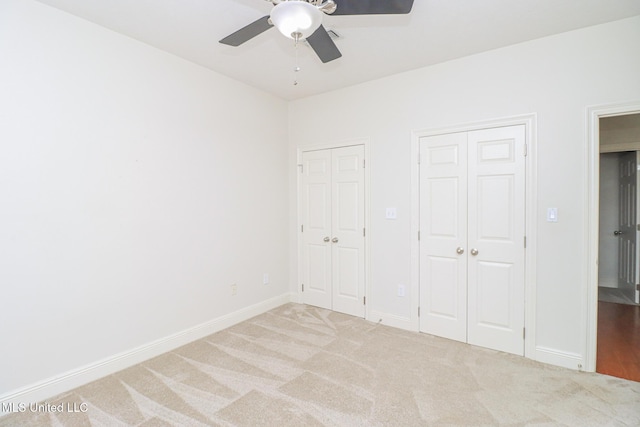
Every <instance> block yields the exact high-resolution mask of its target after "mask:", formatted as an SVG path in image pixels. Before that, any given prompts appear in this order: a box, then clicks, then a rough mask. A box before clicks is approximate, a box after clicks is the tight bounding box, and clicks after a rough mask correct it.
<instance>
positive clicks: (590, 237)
mask: <svg viewBox="0 0 640 427" xmlns="http://www.w3.org/2000/svg"><path fill="white" fill-rule="evenodd" d="M635 113H640V100H638V101H630V102H625V103H619V104H607V105H597V106H592V107H588V108H587V120H586V123H587V150H586V153H585V154H586V155H585V162H586V166H587V190H586V191H587V194H586V198H585V199H586V200H587V221H586V230H585V234H586V235H587V254H586V255H587V259H586V261H587V262H586V264H587V285H586V286H587V289H586V292H583V295H582V304H583V307H585V310H583V313H584V317H583V319H581V326H582V329H583V330H584V331H585V334H584V338H583V348H584V354H585V365H586V366H585V367H584V370H586V371H589V372H595V370H596V352H597V345H598V342H597V336H598V232H599V224H598V222H599V221H600V212H599V211H600V206H599V205H600V123H599V120H600V118H601V117H612V116H621V115H626V114H635Z"/></svg>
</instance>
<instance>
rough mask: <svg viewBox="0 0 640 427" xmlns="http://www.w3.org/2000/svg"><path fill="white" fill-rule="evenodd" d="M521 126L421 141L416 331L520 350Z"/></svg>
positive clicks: (522, 245) (522, 256)
mask: <svg viewBox="0 0 640 427" xmlns="http://www.w3.org/2000/svg"><path fill="white" fill-rule="evenodd" d="M525 155H526V152H525V132H524V126H509V127H500V128H493V129H485V130H478V131H470V132H460V133H453V134H447V135H437V136H429V137H423V138H421V139H420V158H421V161H420V234H421V237H420V307H421V315H420V329H421V331H423V332H427V333H431V334H434V335H438V336H442V337H446V338H450V339H454V340H458V341H463V342H468V343H470V344H474V345H479V346H482V347H488V348H492V349H496V350H500V351H505V352H509V353H514V354H520V355H522V354H524V336H523V332H524V259H525V206H524V196H525V191H524V190H525Z"/></svg>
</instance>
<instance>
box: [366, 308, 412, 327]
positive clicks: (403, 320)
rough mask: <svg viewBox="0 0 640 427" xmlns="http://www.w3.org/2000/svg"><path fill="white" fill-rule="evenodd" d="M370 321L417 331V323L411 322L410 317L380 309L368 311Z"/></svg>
mask: <svg viewBox="0 0 640 427" xmlns="http://www.w3.org/2000/svg"><path fill="white" fill-rule="evenodd" d="M367 320H369V321H370V322H376V323H378V322H380V323H382V324H383V325H387V326H393V327H394V328H398V329H404V330H405V331H411V332H417V331H418V325H417V324H415V322H412V321H411V319H410V318H408V317H403V316H397V315H395V314H389V313H383V312H381V311H376V310H371V312H370V313H369V318H368V319H367Z"/></svg>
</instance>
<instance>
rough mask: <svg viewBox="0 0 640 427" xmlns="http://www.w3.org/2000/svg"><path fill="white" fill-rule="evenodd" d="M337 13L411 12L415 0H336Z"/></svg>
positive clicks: (390, 13)
mask: <svg viewBox="0 0 640 427" xmlns="http://www.w3.org/2000/svg"><path fill="white" fill-rule="evenodd" d="M334 1H335V2H336V4H337V5H338V7H337V8H336V11H335V12H333V13H332V15H333V16H336V15H395V14H401V13H409V12H411V8H412V7H413V0H334Z"/></svg>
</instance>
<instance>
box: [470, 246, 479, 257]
mask: <svg viewBox="0 0 640 427" xmlns="http://www.w3.org/2000/svg"><path fill="white" fill-rule="evenodd" d="M471 255H473V256H476V255H478V250H477V249H476V248H473V249H471Z"/></svg>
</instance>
